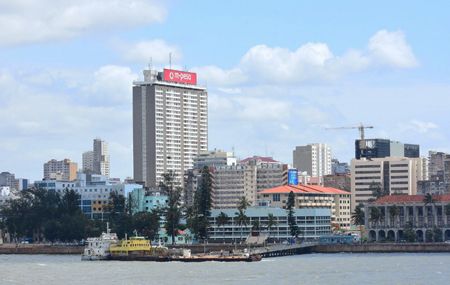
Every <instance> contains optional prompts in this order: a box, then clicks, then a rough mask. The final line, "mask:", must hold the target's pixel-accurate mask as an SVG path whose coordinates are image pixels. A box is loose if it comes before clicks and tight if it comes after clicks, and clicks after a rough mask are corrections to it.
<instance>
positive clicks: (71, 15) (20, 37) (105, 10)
mask: <svg viewBox="0 0 450 285" xmlns="http://www.w3.org/2000/svg"><path fill="white" fill-rule="evenodd" d="M165 16H166V11H165V9H164V7H162V6H161V5H160V4H158V3H157V2H155V1H149V0H67V1H52V0H41V1H32V0H21V1H2V3H0V27H2V29H0V45H19V44H26V43H35V42H44V41H49V40H60V39H68V38H72V37H75V36H78V35H80V34H83V33H86V32H88V31H92V30H109V29H112V28H123V27H128V26H135V25H143V24H148V23H153V22H161V21H162V20H163V19H164V18H165Z"/></svg>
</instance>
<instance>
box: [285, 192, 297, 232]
mask: <svg viewBox="0 0 450 285" xmlns="http://www.w3.org/2000/svg"><path fill="white" fill-rule="evenodd" d="M294 208H295V195H294V192H292V191H291V192H289V196H288V200H287V203H286V210H287V216H288V225H289V231H290V233H291V236H292V237H297V236H298V235H299V228H298V226H297V223H296V221H295V216H294V211H295V210H294Z"/></svg>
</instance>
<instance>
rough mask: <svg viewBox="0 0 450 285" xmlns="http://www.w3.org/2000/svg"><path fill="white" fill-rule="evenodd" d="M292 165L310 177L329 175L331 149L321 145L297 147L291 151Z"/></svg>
mask: <svg viewBox="0 0 450 285" xmlns="http://www.w3.org/2000/svg"><path fill="white" fill-rule="evenodd" d="M293 165H294V168H296V169H298V170H299V172H306V173H307V174H308V175H310V176H311V177H322V176H324V175H328V174H331V172H332V169H331V148H330V147H329V146H328V145H327V144H323V143H314V144H308V145H306V146H297V147H295V150H294V151H293Z"/></svg>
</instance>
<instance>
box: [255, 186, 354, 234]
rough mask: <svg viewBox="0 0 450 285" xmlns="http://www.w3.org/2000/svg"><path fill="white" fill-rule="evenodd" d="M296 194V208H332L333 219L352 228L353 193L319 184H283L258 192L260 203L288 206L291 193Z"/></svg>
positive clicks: (343, 226)
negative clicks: (351, 205) (351, 203)
mask: <svg viewBox="0 0 450 285" xmlns="http://www.w3.org/2000/svg"><path fill="white" fill-rule="evenodd" d="M290 192H293V193H294V195H295V207H296V208H324V207H326V208H330V209H331V221H332V223H334V224H336V225H337V226H339V228H342V229H348V228H350V219H351V213H350V209H351V207H350V201H351V193H350V192H347V191H343V190H339V189H336V188H331V187H323V186H318V185H282V186H278V187H274V188H270V189H265V190H262V191H260V192H259V193H258V203H259V204H261V205H270V206H272V207H280V208H286V203H287V200H288V196H289V193H290Z"/></svg>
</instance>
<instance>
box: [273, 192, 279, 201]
mask: <svg viewBox="0 0 450 285" xmlns="http://www.w3.org/2000/svg"><path fill="white" fill-rule="evenodd" d="M272 197H273V201H274V202H280V194H273V196H272Z"/></svg>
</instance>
